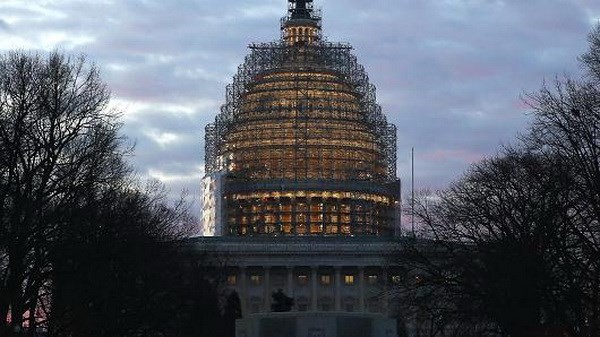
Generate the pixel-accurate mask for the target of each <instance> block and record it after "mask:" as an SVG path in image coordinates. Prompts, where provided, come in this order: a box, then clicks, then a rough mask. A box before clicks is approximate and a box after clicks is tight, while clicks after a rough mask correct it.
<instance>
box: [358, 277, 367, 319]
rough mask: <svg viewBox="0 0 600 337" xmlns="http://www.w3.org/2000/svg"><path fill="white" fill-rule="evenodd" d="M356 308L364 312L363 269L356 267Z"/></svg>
mask: <svg viewBox="0 0 600 337" xmlns="http://www.w3.org/2000/svg"><path fill="white" fill-rule="evenodd" d="M358 308H359V309H360V311H362V312H365V311H366V308H365V268H364V267H358Z"/></svg>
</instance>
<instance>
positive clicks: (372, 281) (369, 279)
mask: <svg viewBox="0 0 600 337" xmlns="http://www.w3.org/2000/svg"><path fill="white" fill-rule="evenodd" d="M367 282H369V284H375V283H377V275H369V276H367Z"/></svg>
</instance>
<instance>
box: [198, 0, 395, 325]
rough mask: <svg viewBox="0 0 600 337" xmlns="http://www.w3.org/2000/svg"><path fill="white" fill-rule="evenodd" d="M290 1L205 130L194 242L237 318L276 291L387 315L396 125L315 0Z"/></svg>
mask: <svg viewBox="0 0 600 337" xmlns="http://www.w3.org/2000/svg"><path fill="white" fill-rule="evenodd" d="M288 6H289V7H288V13H287V15H286V16H285V17H283V18H282V19H281V38H280V39H279V41H275V42H271V43H261V44H252V45H250V54H249V55H248V56H246V58H245V61H244V63H243V64H242V65H241V66H240V67H239V69H238V72H237V74H236V75H235V76H234V79H233V83H232V84H230V85H228V86H227V88H226V103H225V104H224V105H223V106H222V107H221V112H220V113H219V114H218V115H217V117H216V118H215V121H214V123H211V124H209V125H207V126H206V129H205V131H206V135H205V144H206V148H205V163H206V170H205V171H206V176H205V178H204V180H203V183H204V187H203V191H204V194H205V195H204V196H203V217H202V218H203V228H202V233H203V235H204V236H205V237H203V238H198V239H197V240H196V243H195V247H197V249H198V250H199V251H201V252H203V253H211V254H213V253H214V254H216V255H217V256H219V258H220V259H221V261H224V263H225V265H226V266H227V271H228V273H227V275H226V282H225V283H226V284H225V285H224V288H225V290H226V291H230V292H231V291H234V290H235V291H236V292H237V293H238V294H239V296H240V301H241V306H242V314H243V317H252V315H264V313H268V312H270V311H271V309H272V307H271V305H272V294H273V293H275V292H278V291H281V292H284V293H285V294H286V295H287V296H290V297H293V298H294V305H293V307H292V308H291V310H292V312H297V313H300V312H337V313H353V314H352V315H356V314H360V313H364V314H365V315H367V314H368V315H376V314H377V315H380V316H381V317H385V316H388V315H390V314H392V313H393V308H392V307H393V303H392V302H391V301H390V297H389V294H390V291H389V290H390V287H391V286H392V285H393V282H394V279H395V277H398V275H397V274H398V273H400V272H401V270H400V269H399V268H397V267H393V265H394V263H393V254H394V252H395V251H396V250H397V249H398V246H399V245H400V241H398V240H397V239H396V237H397V235H398V234H399V229H400V218H399V215H398V213H399V212H398V210H399V207H400V205H399V201H400V181H399V179H398V178H397V176H396V127H395V126H394V125H393V124H391V123H388V122H387V119H386V117H385V115H384V114H383V113H382V110H381V107H380V106H379V105H378V104H377V103H376V99H375V87H374V86H373V85H372V84H371V83H369V80H368V76H367V74H366V72H365V70H364V68H363V67H362V66H361V65H360V64H359V63H358V62H357V59H356V57H355V56H354V55H352V53H351V49H352V48H351V47H350V46H349V45H346V44H341V43H332V42H328V41H326V39H325V38H324V37H323V35H322V32H321V17H320V13H319V12H318V11H316V10H314V9H313V6H312V0H288ZM208 236H216V237H214V238H208ZM257 317H258V316H257ZM303 317H304V316H303ZM306 317H308V316H306ZM365 317H366V316H365ZM323 331H325V330H323ZM332 331H333V330H332ZM392 334H393V335H395V328H394V331H393V332H390V331H387V332H386V333H385V336H388V335H389V336H391V335H392ZM315 336H317V335H315Z"/></svg>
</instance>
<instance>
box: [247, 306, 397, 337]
mask: <svg viewBox="0 0 600 337" xmlns="http://www.w3.org/2000/svg"><path fill="white" fill-rule="evenodd" d="M235 335H236V337H396V336H397V334H396V320H395V319H391V318H387V317H384V316H383V315H381V314H369V313H352V312H271V313H261V314H252V315H249V316H248V317H247V318H242V319H238V320H237V321H236V329H235Z"/></svg>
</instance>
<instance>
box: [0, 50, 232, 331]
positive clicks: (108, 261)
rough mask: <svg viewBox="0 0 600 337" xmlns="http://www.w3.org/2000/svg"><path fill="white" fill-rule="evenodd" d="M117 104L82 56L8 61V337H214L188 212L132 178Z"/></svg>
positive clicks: (3, 107)
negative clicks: (39, 336)
mask: <svg viewBox="0 0 600 337" xmlns="http://www.w3.org/2000/svg"><path fill="white" fill-rule="evenodd" d="M109 96H110V95H109V92H108V89H107V88H106V86H105V84H104V83H103V82H102V81H101V79H100V76H99V71H98V69H97V68H96V67H95V66H94V65H90V64H88V63H86V61H85V59H84V58H83V57H79V58H71V57H68V56H65V55H62V54H60V53H57V52H54V53H51V54H49V55H48V56H41V55H38V54H28V53H25V52H11V53H8V54H5V55H2V56H0V336H23V335H29V336H33V335H34V333H35V329H36V327H37V326H38V325H42V326H44V327H46V328H48V329H49V331H48V332H49V334H50V335H52V336H140V335H152V334H160V335H165V336H181V335H212V336H214V335H216V333H217V330H215V327H216V326H218V323H219V322H220V316H219V312H218V307H217V300H216V290H215V287H214V284H212V283H211V282H210V281H209V279H208V278H207V272H206V268H204V266H203V265H201V264H199V261H198V260H197V259H198V257H197V256H190V255H189V253H188V252H186V250H185V249H182V247H181V243H182V241H181V239H183V238H185V237H186V236H187V235H188V234H189V233H190V231H189V230H190V229H191V228H192V226H194V225H195V223H196V221H195V219H194V218H193V217H192V216H190V215H189V212H188V210H189V209H188V208H189V207H188V206H189V205H188V204H187V203H186V202H185V198H182V199H181V200H180V201H179V202H178V203H176V204H175V205H172V204H170V203H169V202H168V200H167V198H166V193H165V191H164V190H163V187H162V186H161V185H160V184H157V183H155V182H154V183H150V184H149V185H147V186H145V187H144V186H141V185H140V184H139V183H138V180H137V179H136V178H135V177H134V176H133V175H132V174H131V170H130V167H129V165H128V164H127V161H126V156H127V155H128V154H129V153H131V151H132V148H131V146H128V143H127V141H126V139H125V138H124V137H122V136H120V135H119V128H120V124H119V122H118V115H117V114H115V113H113V112H111V111H109V110H108V109H107V106H108V103H109ZM194 259H196V261H194ZM198 317H202V318H201V319H200V321H201V322H202V324H200V325H198V324H195V323H196V322H197V321H198V320H199V319H198Z"/></svg>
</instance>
